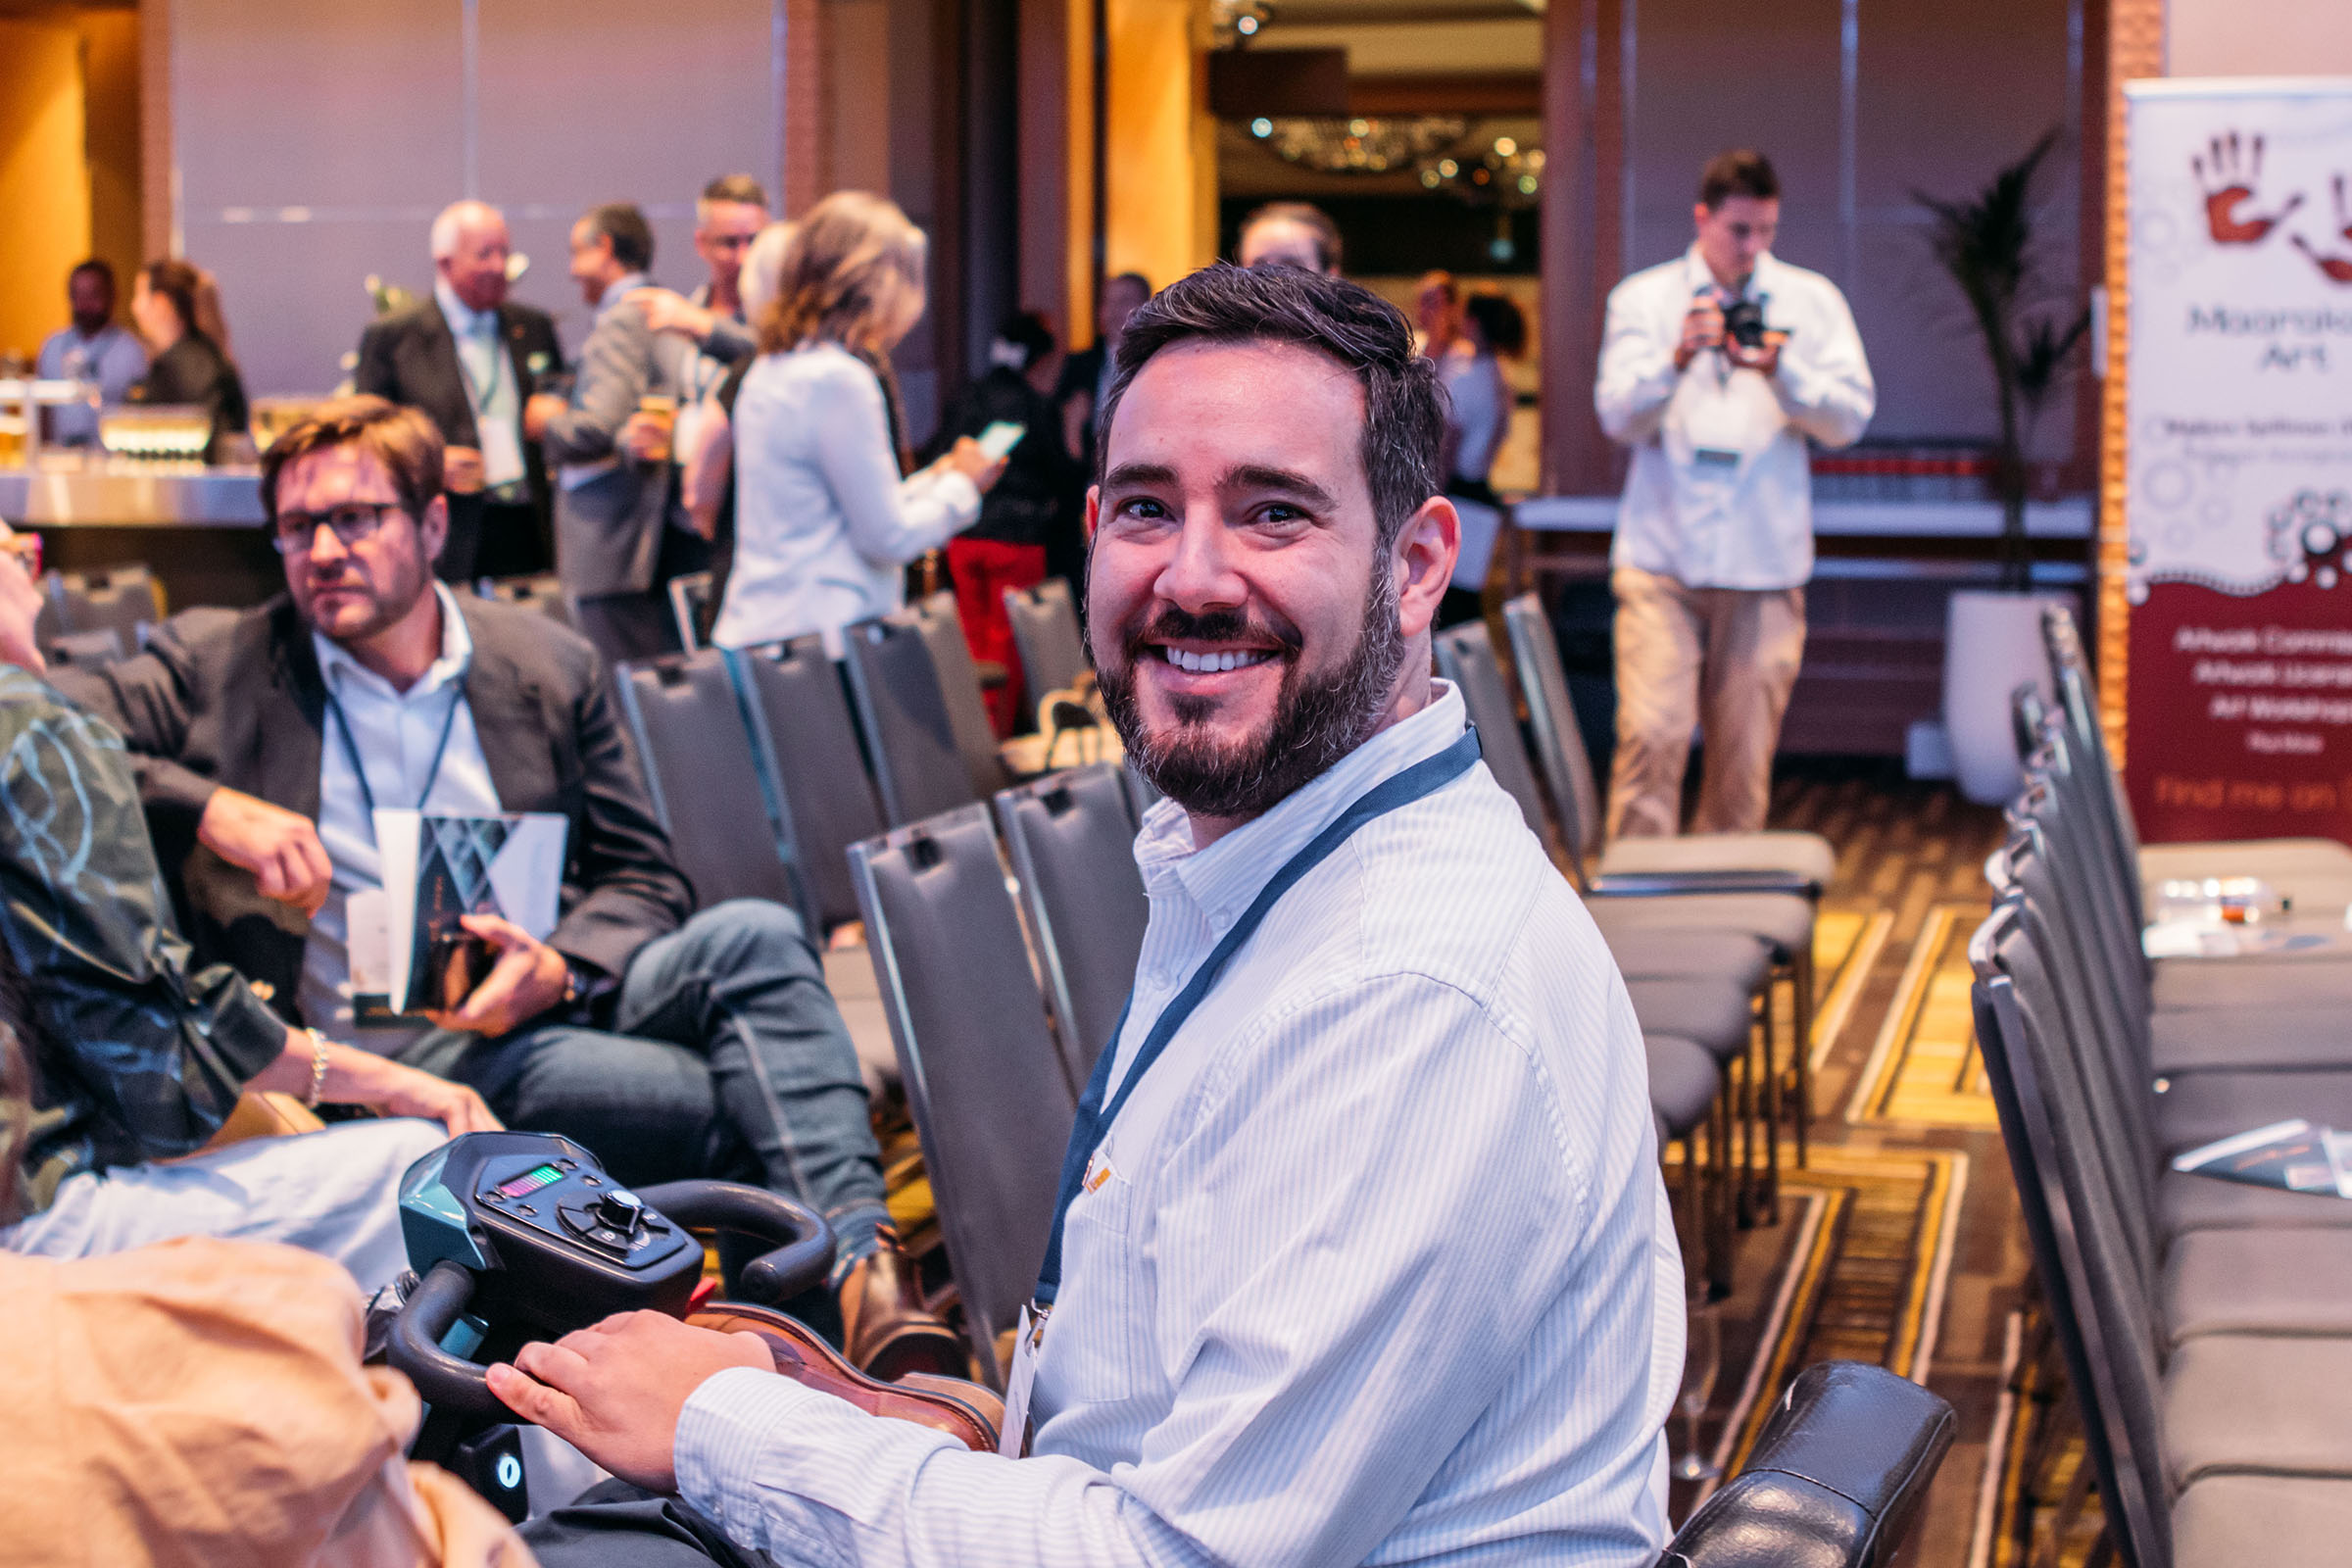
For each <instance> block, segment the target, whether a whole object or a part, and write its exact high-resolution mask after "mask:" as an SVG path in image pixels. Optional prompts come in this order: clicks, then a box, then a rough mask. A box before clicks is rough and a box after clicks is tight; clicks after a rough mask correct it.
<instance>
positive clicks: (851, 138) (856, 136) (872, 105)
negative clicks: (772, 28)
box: [818, 0, 890, 195]
mask: <svg viewBox="0 0 2352 1568" xmlns="http://www.w3.org/2000/svg"><path fill="white" fill-rule="evenodd" d="M824 49H825V82H826V88H827V92H826V99H827V103H828V106H829V108H830V111H831V122H832V123H831V134H830V136H829V138H828V145H827V148H826V152H827V162H828V163H829V164H830V165H831V167H830V168H829V169H827V170H826V172H825V177H824V179H823V181H822V183H821V184H820V186H819V192H818V193H819V194H820V195H821V194H824V193H825V192H829V191H836V190H870V191H876V192H880V193H882V194H885V195H887V194H888V193H889V191H890V130H889V126H890V6H889V3H888V0H827V4H826V6H825V35H824Z"/></svg>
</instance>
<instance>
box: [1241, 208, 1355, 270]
mask: <svg viewBox="0 0 2352 1568" xmlns="http://www.w3.org/2000/svg"><path fill="white" fill-rule="evenodd" d="M1275 220H1280V221H1283V222H1286V223H1297V224H1298V225H1299V227H1301V228H1303V229H1306V230H1307V231H1308V232H1309V233H1311V234H1313V235H1314V236H1315V258H1316V260H1317V261H1318V262H1320V263H1321V264H1322V268H1323V270H1325V271H1326V272H1336V271H1338V270H1340V225H1339V224H1337V223H1335V222H1333V221H1331V215H1330V214H1329V213H1326V212H1325V211H1323V209H1322V208H1320V207H1317V206H1316V205H1315V204H1314V203H1312V202H1268V203H1266V205H1265V206H1263V207H1260V208H1259V209H1258V210H1257V211H1256V212H1254V213H1251V214H1250V216H1249V217H1248V218H1245V219H1243V220H1242V228H1241V232H1242V233H1243V234H1244V235H1247V234H1248V233H1249V232H1250V230H1251V229H1253V228H1255V227H1256V226H1257V225H1258V224H1260V223H1264V222H1269V221H1275Z"/></svg>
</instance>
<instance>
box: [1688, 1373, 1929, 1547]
mask: <svg viewBox="0 0 2352 1568" xmlns="http://www.w3.org/2000/svg"><path fill="white" fill-rule="evenodd" d="M1958 1426H1959V1421H1958V1418H1957V1417H1955V1416H1954V1415H1953V1414H1952V1407H1951V1406H1950V1405H1949V1404H1946V1403H1945V1402H1944V1401H1943V1400H1942V1398H1940V1397H1937V1396H1936V1395H1934V1394H1931V1393H1929V1392H1928V1391H1927V1390H1926V1389H1923V1388H1921V1387H1920V1386H1919V1385H1918V1384H1916V1383H1913V1382H1910V1381H1909V1380H1907V1379H1904V1378H1899V1377H1896V1376H1895V1375H1894V1374H1893V1373H1891V1372H1889V1371H1887V1369H1886V1368H1885V1367H1880V1366H1869V1365H1866V1364H1864V1363H1863V1362H1860V1361H1822V1362H1817V1363H1816V1364H1814V1365H1812V1366H1809V1367H1807V1368H1805V1369H1804V1370H1803V1371H1802V1372H1799V1373H1798V1374H1797V1375H1796V1378H1795V1380H1794V1381H1792V1382H1791V1383H1790V1384H1789V1388H1788V1390H1787V1392H1785V1393H1784V1394H1783V1395H1782V1396H1781V1402H1780V1404H1779V1405H1778V1406H1777V1407H1776V1408H1775V1409H1774V1410H1773V1413H1772V1416H1771V1418H1770V1419H1769V1420H1767V1421H1766V1422H1765V1424H1764V1430H1763V1432H1762V1433H1761V1434H1759V1435H1758V1437H1757V1439H1756V1446H1755V1448H1754V1450H1753V1451H1752V1452H1751V1453H1750V1455H1749V1456H1748V1461H1747V1464H1746V1465H1745V1467H1744V1468H1742V1469H1741V1470H1740V1473H1739V1474H1738V1475H1737V1476H1734V1477H1733V1478H1732V1479H1731V1480H1729V1481H1727V1482H1725V1483H1724V1485H1723V1487H1722V1488H1721V1489H1720V1490H1719V1491H1717V1492H1716V1493H1715V1495H1713V1496H1711V1497H1709V1498H1708V1499H1707V1500H1706V1501H1705V1502H1703V1503H1701V1504H1700V1505H1699V1507H1698V1509H1697V1511H1696V1512H1694V1513H1692V1514H1691V1518H1690V1519H1689V1521H1688V1522H1686V1523H1685V1524H1684V1526H1683V1528H1682V1529H1681V1530H1680V1531H1678V1532H1677V1533H1676V1534H1675V1538H1674V1542H1673V1544H1671V1545H1669V1546H1668V1547H1667V1548H1666V1554H1665V1555H1664V1556H1663V1557H1660V1558H1659V1559H1658V1563H1659V1565H1660V1568H1668V1565H1673V1568H1764V1565H1765V1564H1775V1565H1780V1564H1789V1565H1794V1564H1800V1563H1801V1564H1803V1565H1804V1568H1881V1565H1882V1564H1884V1563H1886V1562H1887V1561H1889V1560H1890V1559H1891V1558H1892V1557H1893V1556H1894V1551H1895V1548H1896V1547H1897V1546H1899V1545H1901V1544H1902V1541H1903V1538H1904V1536H1905V1535H1906V1534H1908V1533H1909V1531H1910V1528H1911V1521H1912V1519H1913V1517H1914V1516H1915V1515H1916V1514H1917V1513H1918V1511H1919V1504H1920V1502H1921V1500H1922V1499H1923V1498H1924V1497H1925V1496H1926V1495H1927V1492H1928V1484H1929V1483H1930V1482H1931V1481H1933V1480H1935V1478H1936V1467H1937V1466H1938V1465H1940V1464H1941V1463H1942V1462H1943V1455H1944V1452H1945V1450H1946V1449H1948V1448H1950V1447H1951V1446H1952V1437H1953V1434H1954V1433H1955V1431H1956V1430H1957V1429H1958Z"/></svg>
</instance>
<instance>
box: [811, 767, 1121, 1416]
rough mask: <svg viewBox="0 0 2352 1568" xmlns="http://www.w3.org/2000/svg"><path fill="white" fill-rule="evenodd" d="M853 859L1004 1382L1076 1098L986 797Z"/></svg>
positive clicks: (933, 1151)
mask: <svg viewBox="0 0 2352 1568" xmlns="http://www.w3.org/2000/svg"><path fill="white" fill-rule="evenodd" d="M850 865H851V867H852V871H853V874H854V875H855V877H856V879H857V882H858V904H859V906H860V907H862V908H863V910H864V913H865V926H866V946H867V949H868V951H869V952H870V953H871V954H872V955H873V959H874V973H875V975H876V978H877V979H878V980H879V981H880V983H881V990H882V1001H883V1007H884V1010H885V1011H886V1012H887V1013H888V1014H889V1016H890V1032H891V1038H892V1040H893V1041H894V1042H895V1043H896V1044H897V1047H898V1054H899V1071H900V1075H901V1078H902V1080H903V1081H904V1083H905V1084H906V1088H907V1108H908V1109H909V1110H910V1111H911V1112H912V1113H913V1116H914V1125H915V1131H916V1133H917V1134H918V1135H919V1136H920V1137H921V1140H922V1146H923V1162H924V1165H925V1167H926V1169H927V1170H928V1171H929V1173H930V1177H931V1190H932V1193H933V1196H934V1198H935V1199H936V1201H937V1203H938V1207H939V1219H940V1229H941V1232H942V1234H943V1236H944V1237H945V1240H946V1242H947V1248H948V1262H949V1264H950V1266H952V1267H953V1268H954V1270H955V1272H956V1288H957V1290H958V1291H959V1292H960V1294H961V1295H962V1298H963V1318H964V1324H965V1327H966V1329H967V1330H968V1332H969V1333H970V1336H971V1342H972V1350H973V1353H974V1355H976V1356H977V1357H978V1358H979V1361H980V1364H981V1366H982V1367H983V1368H984V1369H986V1370H987V1372H988V1374H989V1380H990V1381H991V1382H994V1383H998V1384H1000V1385H1001V1384H1002V1382H1003V1373H1002V1368H1001V1367H1000V1366H999V1364H998V1361H997V1348H996V1341H997V1336H998V1335H999V1334H1000V1333H1002V1332H1003V1331H1004V1330H1005V1329H1007V1328H1010V1327H1011V1326H1012V1325H1013V1324H1014V1323H1015V1322H1017V1321H1018V1319H1019V1314H1020V1309H1021V1307H1022V1305H1023V1304H1024V1303H1025V1302H1027V1300H1028V1299H1029V1297H1030V1294H1031V1293H1032V1292H1033V1291H1034V1290H1035V1289H1036V1286H1037V1272H1038V1268H1039V1266H1040V1265H1041V1264H1042V1263H1043V1262H1044V1261H1045V1255H1046V1233H1047V1230H1048V1229H1049V1228H1050V1227H1051V1226H1052V1224H1053V1220H1054V1198H1055V1195H1056V1193H1057V1191H1058V1189H1059V1187H1060V1181H1061V1155H1062V1150H1063V1148H1064V1147H1065V1146H1066V1145H1067V1144H1068V1142H1069V1136H1070V1121H1071V1118H1072V1116H1073V1115H1074V1113H1075V1111H1076V1108H1077V1096H1076V1095H1074V1094H1073V1093H1072V1092H1071V1090H1070V1086H1069V1080H1068V1079H1067V1077H1066V1076H1065V1075H1064V1072H1063V1068H1062V1061H1061V1056H1060V1054H1059V1053H1058V1052H1057V1051H1056V1050H1055V1049H1054V1037H1053V1033H1052V1031H1051V1030H1049V1029H1048V1028H1047V1027H1046V999H1045V995H1044V993H1043V992H1041V991H1040V990H1039V989H1038V984H1037V976H1036V974H1035V972H1034V971H1032V970H1031V968H1030V966H1029V952H1028V948H1027V947H1026V945H1025V944H1024V943H1023V942H1022V939H1021V922H1020V916H1019V914H1018V913H1017V912H1016V911H1015V909H1014V908H1013V904H1012V895H1011V893H1010V892H1008V891H1007V890H1006V888H1005V866H1004V862H1003V861H1002V860H1000V859H999V858H998V857H997V840H996V835H995V834H994V833H992V832H991V831H990V830H989V825H988V809H987V808H986V807H984V806H980V805H978V804H974V805H971V806H966V807H962V808H960V809H956V810H953V811H949V812H945V813H943V814H942V815H940V816H937V817H934V818H932V819H930V820H929V821H925V822H919V823H917V824H915V825H914V826H912V827H907V828H901V829H899V830H898V831H896V832H893V833H891V834H889V835H887V836H885V837H883V838H878V839H869V840H867V841H866V842H865V843H863V844H859V845H856V846H854V847H853V848H852V849H851V851H850Z"/></svg>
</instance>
